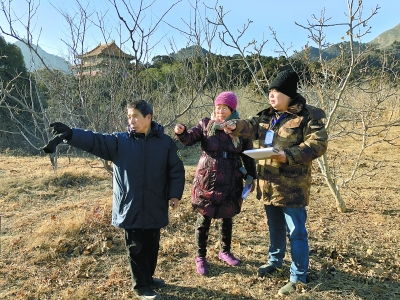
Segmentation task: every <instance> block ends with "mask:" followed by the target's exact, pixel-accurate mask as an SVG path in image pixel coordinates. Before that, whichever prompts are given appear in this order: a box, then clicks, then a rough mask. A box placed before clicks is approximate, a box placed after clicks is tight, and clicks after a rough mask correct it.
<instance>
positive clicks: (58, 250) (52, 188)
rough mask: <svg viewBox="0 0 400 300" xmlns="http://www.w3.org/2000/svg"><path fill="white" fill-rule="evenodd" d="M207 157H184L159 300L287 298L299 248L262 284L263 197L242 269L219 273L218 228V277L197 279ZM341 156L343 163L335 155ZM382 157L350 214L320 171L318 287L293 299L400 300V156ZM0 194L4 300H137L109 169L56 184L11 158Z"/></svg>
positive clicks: (95, 167)
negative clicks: (198, 170) (197, 175)
mask: <svg viewBox="0 0 400 300" xmlns="http://www.w3.org/2000/svg"><path fill="white" fill-rule="evenodd" d="M385 147H386V149H385ZM197 150H198V149H196V148H192V149H186V148H185V149H182V152H183V157H184V162H185V164H186V173H187V174H186V177H187V180H186V188H185V195H184V198H183V199H182V201H181V205H180V207H179V209H178V210H176V211H170V225H169V226H168V227H166V228H164V229H162V240H161V248H160V253H159V262H158V267H157V270H156V274H155V276H156V277H161V278H163V279H164V280H165V281H166V287H164V288H162V289H160V290H159V292H160V293H161V294H162V296H163V299H184V300H185V299H188V300H189V299H196V300H198V299H226V300H228V299H275V298H277V292H278V289H279V288H280V287H281V286H283V285H284V284H285V283H286V281H287V280H288V278H289V265H290V254H289V253H290V247H289V248H288V249H287V255H286V257H285V265H284V267H283V269H282V272H279V273H277V274H275V275H273V276H270V277H265V278H259V277H258V276H257V268H258V267H259V266H260V265H262V264H264V263H265V262H266V261H267V258H268V246H269V237H268V228H267V225H266V217H265V213H264V208H263V203H262V202H260V201H258V200H257V199H255V197H254V195H251V196H249V198H248V200H246V201H245V202H244V205H243V211H242V213H241V214H239V215H238V216H236V217H235V218H234V229H233V230H234V232H233V244H232V252H233V253H234V254H235V256H237V257H238V258H240V259H241V260H242V264H241V265H240V266H239V267H230V266H228V265H226V264H224V263H223V262H221V261H219V259H218V251H219V242H218V233H217V225H218V224H217V222H218V221H215V222H214V223H213V226H212V228H211V232H210V240H209V246H208V253H207V259H208V261H209V264H210V274H209V276H207V277H202V276H199V275H197V273H196V268H195V264H194V257H195V245H194V224H195V213H194V212H192V210H191V207H190V187H191V183H192V179H193V174H194V170H195V164H196V162H197V157H198V151H197ZM330 151H331V152H332V153H333V154H335V153H337V150H336V148H335V144H334V143H332V144H331V145H330ZM382 153H386V157H379V159H381V158H383V159H384V162H383V163H382V165H381V166H380V167H379V169H378V170H377V171H376V172H375V174H372V173H371V175H369V176H366V177H361V178H359V179H357V180H356V181H353V182H352V183H351V185H349V187H348V188H346V189H342V190H341V192H342V194H343V198H344V200H345V202H346V206H347V209H348V211H347V212H346V213H339V212H337V210H336V205H335V201H334V199H333V197H332V195H331V194H330V191H329V189H328V188H327V186H326V184H325V182H324V181H323V180H322V179H321V177H320V175H319V174H318V171H317V170H316V172H315V174H316V175H315V176H314V185H313V187H312V192H311V203H310V206H309V207H308V221H307V227H308V233H309V241H310V270H309V271H310V272H309V279H310V282H309V283H308V286H307V288H306V290H302V291H300V290H299V291H298V292H297V293H296V294H294V295H293V296H290V297H286V298H287V299H393V300H394V299H400V278H399V276H400V263H399V251H400V250H399V242H400V226H399V224H400V208H399V207H400V200H399V198H400V197H399V192H400V186H399V182H400V176H399V171H398V170H399V167H400V162H399V160H398V158H399V157H400V150H399V148H398V147H393V146H390V147H389V145H387V146H383V148H381V149H380V151H379V153H378V154H376V153H370V155H371V163H372V161H373V158H375V159H378V157H377V155H381V156H382V155H383V154H382ZM387 154H389V155H387ZM345 167H346V166H341V168H345ZM364 167H368V166H364ZM0 182H1V186H0V214H1V229H0V234H1V235H0V243H1V244H0V246H1V249H0V251H1V253H0V298H1V299H135V296H134V294H133V292H132V289H131V282H130V274H129V269H128V263H127V258H126V254H125V249H124V243H123V234H122V230H121V229H118V228H114V227H112V226H111V225H110V215H111V197H112V186H111V177H110V175H109V174H108V173H107V172H106V171H105V170H104V169H102V164H101V163H100V162H99V161H98V160H96V159H94V160H92V159H82V158H80V159H78V158H73V159H72V160H71V162H69V161H68V159H66V158H60V159H59V170H58V171H57V172H56V173H55V172H53V171H52V169H51V166H50V161H49V159H48V158H47V157H9V156H0ZM282 299H284V298H282Z"/></svg>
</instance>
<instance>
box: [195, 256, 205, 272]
mask: <svg viewBox="0 0 400 300" xmlns="http://www.w3.org/2000/svg"><path fill="white" fill-rule="evenodd" d="M194 261H195V263H196V268H197V273H199V274H200V275H207V274H208V266H207V261H206V258H205V257H200V256H199V257H196V259H195V260H194Z"/></svg>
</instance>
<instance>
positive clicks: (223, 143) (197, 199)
mask: <svg viewBox="0 0 400 300" xmlns="http://www.w3.org/2000/svg"><path fill="white" fill-rule="evenodd" d="M237 104H238V101H237V97H236V95H235V94H234V93H233V92H229V91H228V92H222V93H221V94H219V95H218V96H217V98H216V99H215V101H214V112H213V115H212V117H211V118H203V119H201V120H200V122H199V123H198V124H197V125H196V126H194V127H193V128H191V129H187V128H186V126H184V125H182V124H177V125H176V126H175V129H174V131H175V134H176V137H177V139H178V140H179V141H180V142H181V143H182V144H184V145H185V146H191V145H194V144H196V143H197V142H200V143H201V149H202V153H201V157H200V160H199V163H198V165H197V169H196V174H195V176H194V180H193V185H192V199H191V202H192V207H193V209H195V210H197V212H198V213H197V221H196V231H195V237H196V245H197V249H196V251H197V255H196V258H195V263H196V268H197V272H198V273H199V274H200V275H206V274H208V265H207V260H206V253H207V240H208V233H209V230H210V224H211V220H212V219H221V220H220V222H219V236H220V252H219V254H218V257H219V258H220V259H221V260H222V261H224V262H226V263H227V264H228V265H230V266H238V265H239V264H240V260H239V259H237V258H236V257H235V256H234V255H233V254H232V252H231V240H232V218H233V217H234V216H235V215H237V214H238V213H240V210H241V206H242V202H243V199H242V190H243V180H244V179H246V177H245V175H246V176H249V177H248V178H247V179H250V180H251V178H253V179H254V178H255V176H256V170H255V161H254V159H252V158H250V157H249V156H247V155H244V154H242V152H243V151H244V150H249V149H252V148H253V143H252V141H251V140H249V139H243V138H241V137H240V138H236V137H234V136H231V135H228V134H226V133H225V132H224V131H223V130H222V128H221V127H220V124H221V123H222V122H225V121H229V120H231V119H237V118H239V113H238V112H237V110H236V107H237ZM243 165H244V168H243ZM250 176H251V177H250ZM253 186H254V185H253Z"/></svg>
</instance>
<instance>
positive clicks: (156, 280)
mask: <svg viewBox="0 0 400 300" xmlns="http://www.w3.org/2000/svg"><path fill="white" fill-rule="evenodd" d="M164 286H165V281H164V280H162V279H160V278H153V287H155V288H158V289H159V288H162V287H164Z"/></svg>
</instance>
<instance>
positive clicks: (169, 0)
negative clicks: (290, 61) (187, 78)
mask: <svg viewBox="0 0 400 300" xmlns="http://www.w3.org/2000/svg"><path fill="white" fill-rule="evenodd" d="M117 1H121V0H117ZM357 1H358V0H354V2H355V3H357ZM77 2H79V3H81V5H82V7H84V8H85V9H86V10H87V11H88V12H89V13H91V14H92V15H91V16H92V18H93V19H96V18H97V16H100V15H102V16H103V17H102V18H103V20H104V22H105V24H106V28H107V31H108V38H112V39H115V40H116V41H117V42H118V41H119V36H120V34H118V29H117V28H118V26H116V25H117V22H118V18H117V17H116V14H115V11H114V9H112V8H110V7H109V1H107V0H96V1H89V0H78V1H77V0H63V1H56V0H41V1H40V2H39V1H37V0H33V3H35V4H36V5H39V7H38V9H37V12H36V15H35V18H34V19H33V24H34V26H35V29H34V30H33V37H34V41H37V40H39V42H38V44H39V45H40V46H41V47H42V48H43V49H44V50H45V51H46V52H49V53H52V54H56V55H60V56H65V55H66V53H67V50H66V49H67V47H66V46H65V43H64V42H62V40H64V41H66V42H67V43H69V41H70V38H69V30H68V26H67V25H66V22H65V19H64V18H63V17H62V16H61V15H60V13H59V12H58V11H57V9H58V10H59V11H60V10H61V11H64V12H68V13H70V14H71V15H73V14H74V13H76V12H77ZM143 2H144V3H145V4H150V3H151V2H153V1H150V0H149V1H147V0H143ZM348 2H351V0H280V1H273V0H244V1H243V0H219V1H218V6H222V7H223V8H224V12H226V13H227V14H226V18H225V21H226V24H227V25H228V28H229V29H230V30H231V32H232V33H233V34H235V35H237V34H238V30H240V29H241V28H243V25H244V24H246V23H247V20H252V23H251V24H250V27H249V28H248V30H247V31H246V33H245V34H244V35H243V37H242V38H241V40H240V45H241V46H242V47H243V46H244V45H246V44H247V43H248V42H249V41H252V40H256V41H257V42H258V43H260V42H261V41H262V40H264V41H265V40H268V42H267V43H266V45H265V46H264V51H263V54H264V55H271V56H277V52H276V50H278V46H277V43H276V42H275V41H274V40H273V37H272V35H271V29H272V30H273V31H275V32H276V35H277V38H278V40H279V41H280V42H281V43H283V44H284V45H285V46H286V47H289V46H292V48H291V49H292V50H301V47H303V46H304V45H305V44H307V42H309V45H311V46H315V44H313V42H312V41H310V40H309V38H308V31H307V30H305V29H303V28H301V27H299V26H297V25H296V24H295V22H297V23H300V24H302V25H307V23H308V20H310V21H311V20H312V18H311V16H312V15H313V14H314V15H316V16H317V17H319V16H320V15H321V11H322V10H323V9H324V8H325V18H331V20H330V21H329V24H337V23H346V22H348V17H347V16H346V14H347V13H348V9H347V5H348ZM131 3H132V7H133V8H134V10H137V8H138V3H140V1H139V0H131ZM174 3H176V4H175V5H174V6H173V7H172V8H171V10H170V11H169V12H168V13H167V15H166V16H165V17H164V20H165V21H166V23H168V24H169V25H172V26H173V27H174V28H172V27H170V26H168V25H167V24H166V23H161V24H160V26H159V27H158V28H157V30H156V33H155V34H153V35H152V36H151V39H150V40H149V43H150V44H151V45H155V47H154V49H153V50H152V52H151V54H150V55H151V57H152V56H154V55H160V54H161V55H163V54H166V53H167V52H172V51H173V50H172V49H171V47H170V42H171V41H172V40H173V42H174V43H175V45H176V48H177V49H178V50H179V49H180V48H182V47H185V46H186V44H187V40H188V39H187V36H185V35H183V34H181V33H180V32H179V31H178V30H177V28H179V29H180V30H183V31H187V29H188V27H187V24H189V23H191V21H193V20H194V14H193V10H192V9H191V7H190V6H191V5H190V4H192V5H194V4H195V3H196V1H195V0H175V1H174V0H156V1H155V2H154V4H152V6H151V7H150V8H149V9H147V10H146V15H145V16H144V17H143V19H142V21H141V22H142V23H141V24H142V26H143V27H144V28H150V26H151V24H153V25H154V24H155V22H156V21H157V19H158V18H159V17H161V15H162V14H163V13H164V12H166V10H167V9H168V8H169V7H171V5H172V4H174ZM204 4H206V5H207V6H209V7H210V8H213V7H215V4H216V1H209V0H202V1H198V6H199V8H200V19H199V20H204V19H205V16H207V17H208V18H210V19H215V13H214V12H213V11H212V10H211V9H206V8H205V6H204ZM377 5H378V6H379V7H380V9H379V10H378V13H377V14H376V15H375V16H373V17H372V19H371V20H370V21H369V22H368V23H367V27H365V28H368V26H371V27H372V29H371V33H370V34H367V35H366V36H364V37H363V39H362V42H369V41H371V40H372V39H374V38H375V37H376V36H378V35H379V34H381V33H383V32H384V31H386V30H389V29H391V28H393V27H395V26H396V25H398V24H399V23H400V16H399V12H400V1H399V0H380V1H377V0H363V16H365V17H366V16H367V15H369V13H370V11H371V10H372V9H374V8H375V7H376V6H377ZM120 7H121V8H122V6H120ZM12 10H13V11H15V14H16V16H17V18H20V19H21V20H22V23H24V20H26V12H27V6H26V1H25V0H14V1H13V2H12ZM106 11H107V13H104V12H106ZM18 23H19V22H15V23H14V25H15V28H16V29H17V30H18V32H19V34H20V35H21V36H24V29H23V27H22V26H20V25H19V24H18ZM0 26H1V27H2V28H3V29H4V30H6V31H7V30H8V29H7V28H8V26H7V24H6V23H5V18H4V15H3V14H2V13H0ZM346 30H347V28H346V27H344V26H334V27H330V28H329V29H327V30H326V31H325V33H326V39H327V41H328V42H330V43H337V42H340V41H341V38H342V37H345V39H346V40H347V37H346V34H345V32H346ZM3 36H4V34H3ZM122 36H123V37H126V36H127V35H126V32H123V34H122ZM4 37H5V38H6V40H7V41H8V42H14V41H15V40H12V39H10V38H8V37H6V36H4ZM104 41H105V40H104V39H103V38H102V34H101V31H100V30H99V29H98V27H96V26H95V25H94V24H89V29H88V30H87V37H86V40H85V45H84V47H86V48H87V49H92V48H94V47H96V46H97V44H99V43H104ZM125 47H126V48H125V49H124V50H125V51H126V52H130V50H129V43H127V44H126V46H125ZM204 48H207V47H206V46H204ZM212 50H213V52H214V53H219V54H224V55H226V54H228V55H232V54H235V53H237V51H235V50H232V49H231V48H229V47H226V46H224V45H223V44H222V43H221V42H220V41H219V39H218V38H215V39H214V40H213V43H212Z"/></svg>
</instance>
